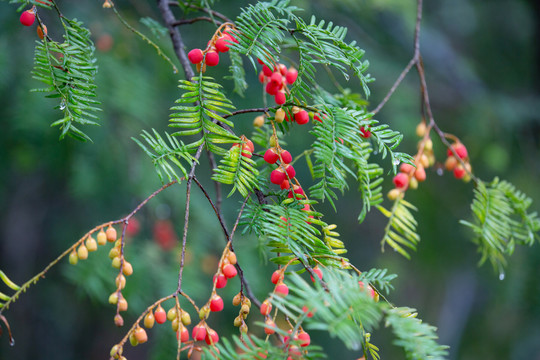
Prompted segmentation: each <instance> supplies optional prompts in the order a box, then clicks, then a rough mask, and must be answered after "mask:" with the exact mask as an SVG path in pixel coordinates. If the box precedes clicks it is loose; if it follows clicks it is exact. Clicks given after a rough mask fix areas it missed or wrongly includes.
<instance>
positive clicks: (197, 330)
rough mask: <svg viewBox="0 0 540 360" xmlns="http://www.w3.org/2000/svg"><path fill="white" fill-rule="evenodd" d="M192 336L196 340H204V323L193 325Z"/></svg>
mask: <svg viewBox="0 0 540 360" xmlns="http://www.w3.org/2000/svg"><path fill="white" fill-rule="evenodd" d="M191 337H193V340H195V341H202V340H204V338H205V337H206V328H205V327H204V325H201V324H199V325H195V327H193V331H192V333H191Z"/></svg>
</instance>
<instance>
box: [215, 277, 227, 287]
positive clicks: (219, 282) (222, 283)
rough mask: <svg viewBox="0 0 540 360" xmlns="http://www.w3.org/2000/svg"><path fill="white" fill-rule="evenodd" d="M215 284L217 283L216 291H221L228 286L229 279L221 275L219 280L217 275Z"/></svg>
mask: <svg viewBox="0 0 540 360" xmlns="http://www.w3.org/2000/svg"><path fill="white" fill-rule="evenodd" d="M214 282H215V283H216V289H221V288H224V287H225V286H227V278H226V277H225V275H223V274H219V275H218V276H217V280H216V275H214Z"/></svg>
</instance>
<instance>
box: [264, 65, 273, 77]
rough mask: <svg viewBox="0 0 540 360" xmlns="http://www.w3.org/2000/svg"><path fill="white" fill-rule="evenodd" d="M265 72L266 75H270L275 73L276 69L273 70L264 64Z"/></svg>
mask: <svg viewBox="0 0 540 360" xmlns="http://www.w3.org/2000/svg"><path fill="white" fill-rule="evenodd" d="M263 73H264V75H266V76H268V77H270V76H272V74H273V73H274V70H271V69H270V68H269V67H268V66H266V65H263Z"/></svg>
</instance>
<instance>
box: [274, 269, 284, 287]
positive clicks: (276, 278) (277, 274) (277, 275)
mask: <svg viewBox="0 0 540 360" xmlns="http://www.w3.org/2000/svg"><path fill="white" fill-rule="evenodd" d="M280 280H283V272H281V271H279V270H276V271H274V273H273V274H272V278H271V281H272V284H277V283H278V282H279V281H280Z"/></svg>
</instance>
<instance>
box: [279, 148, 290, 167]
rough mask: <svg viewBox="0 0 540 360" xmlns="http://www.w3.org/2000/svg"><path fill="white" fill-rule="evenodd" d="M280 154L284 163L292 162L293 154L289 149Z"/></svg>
mask: <svg viewBox="0 0 540 360" xmlns="http://www.w3.org/2000/svg"><path fill="white" fill-rule="evenodd" d="M280 155H281V160H283V163H284V164H290V163H291V161H292V155H291V153H290V152H288V151H287V150H283V151H282V152H281V154H280Z"/></svg>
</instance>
